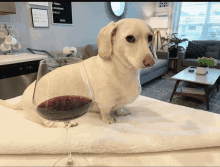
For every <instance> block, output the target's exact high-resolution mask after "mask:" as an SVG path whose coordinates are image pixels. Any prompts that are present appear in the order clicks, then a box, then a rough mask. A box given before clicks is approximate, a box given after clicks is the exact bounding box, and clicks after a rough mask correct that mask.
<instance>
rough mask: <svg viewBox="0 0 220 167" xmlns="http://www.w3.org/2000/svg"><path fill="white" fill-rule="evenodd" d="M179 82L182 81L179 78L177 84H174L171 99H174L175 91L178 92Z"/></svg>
mask: <svg viewBox="0 0 220 167" xmlns="http://www.w3.org/2000/svg"><path fill="white" fill-rule="evenodd" d="M179 83H180V80H177V81H176V84H175V86H174V89H173V93H172V95H171V98H170V101H171V100H172V99H173V95H174V93H175V92H176V89H177V87H178V85H179Z"/></svg>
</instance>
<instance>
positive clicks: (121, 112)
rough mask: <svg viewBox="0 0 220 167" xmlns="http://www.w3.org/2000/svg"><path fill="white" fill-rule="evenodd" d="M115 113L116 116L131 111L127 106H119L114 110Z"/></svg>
mask: <svg viewBox="0 0 220 167" xmlns="http://www.w3.org/2000/svg"><path fill="white" fill-rule="evenodd" d="M115 114H116V115H117V116H123V115H129V114H131V112H130V111H129V110H128V109H127V108H124V107H121V108H119V109H117V110H116V112H115Z"/></svg>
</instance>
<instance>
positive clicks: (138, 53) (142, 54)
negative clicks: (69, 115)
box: [0, 18, 157, 127]
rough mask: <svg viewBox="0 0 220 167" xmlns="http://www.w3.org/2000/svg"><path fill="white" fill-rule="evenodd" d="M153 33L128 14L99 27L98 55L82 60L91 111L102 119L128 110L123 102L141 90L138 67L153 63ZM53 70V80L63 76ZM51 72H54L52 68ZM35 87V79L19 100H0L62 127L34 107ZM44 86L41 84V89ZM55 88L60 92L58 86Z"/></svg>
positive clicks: (108, 120) (114, 117)
mask: <svg viewBox="0 0 220 167" xmlns="http://www.w3.org/2000/svg"><path fill="white" fill-rule="evenodd" d="M154 37H155V35H154V31H153V30H152V28H151V27H150V26H149V25H147V24H146V23H145V22H144V21H143V20H140V19H131V18H129V19H122V20H120V21H118V22H116V23H114V22H110V23H109V24H108V25H107V26H105V27H103V28H102V29H101V30H100V32H99V35H98V38H97V43H98V55H97V56H94V57H91V58H89V59H86V60H84V61H83V62H84V65H85V67H86V70H87V73H88V78H89V81H90V84H91V86H92V89H93V92H94V97H95V103H94V105H93V107H92V109H91V111H95V112H100V114H101V117H102V121H103V122H105V123H108V124H111V123H115V122H116V121H117V116H122V115H127V114H130V111H128V110H127V109H126V108H124V107H123V106H124V105H126V104H129V103H132V102H133V101H134V100H135V99H136V98H137V97H138V96H139V95H140V93H141V85H140V80H139V72H140V69H143V68H149V67H151V66H153V65H154V64H155V60H156V59H157V56H156V52H155V48H154V43H155V38H154ZM150 48H151V51H152V52H153V54H152V53H151V51H150ZM70 66H71V68H72V69H74V68H76V65H74V64H73V65H70ZM60 69H61V68H60ZM55 71H56V72H57V73H56V74H55V76H57V77H54V82H53V83H56V81H57V80H56V79H57V78H58V77H59V78H62V77H63V78H64V77H65V74H64V73H65V72H64V73H62V76H59V74H61V73H59V68H58V69H56V70H55ZM51 73H52V74H53V71H52V72H51ZM49 74H50V73H49ZM63 78H62V79H63ZM99 78H101V79H99ZM62 84H65V82H62ZM77 85H80V83H77V81H76V82H74V83H73V84H72V83H71V88H76V86H77ZM62 86H63V87H65V86H66V85H62ZM34 87H35V82H33V83H32V84H31V85H29V86H28V87H27V89H26V90H25V91H24V93H23V96H22V101H21V102H19V103H18V104H15V105H11V104H9V103H6V102H5V101H4V100H0V104H1V105H2V106H5V107H8V108H11V109H16V110H23V111H24V116H25V118H27V119H29V120H31V121H34V122H37V123H39V124H42V125H44V126H46V127H64V123H63V122H55V121H49V120H46V119H44V118H42V117H41V116H39V115H38V114H37V113H36V112H35V111H34V109H33V105H32V97H33V91H34ZM43 88H44V87H43V86H42V87H41V89H42V91H44V90H43ZM55 91H57V92H55V93H59V91H60V90H59V89H56V90H55ZM42 98H43V96H42ZM122 107H123V109H122ZM112 113H114V114H112Z"/></svg>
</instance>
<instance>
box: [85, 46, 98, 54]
mask: <svg viewBox="0 0 220 167" xmlns="http://www.w3.org/2000/svg"><path fill="white" fill-rule="evenodd" d="M86 53H87V55H88V56H89V57H93V56H97V55H98V46H97V45H87V46H86Z"/></svg>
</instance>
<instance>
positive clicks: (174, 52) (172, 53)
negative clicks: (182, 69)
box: [161, 33, 188, 57]
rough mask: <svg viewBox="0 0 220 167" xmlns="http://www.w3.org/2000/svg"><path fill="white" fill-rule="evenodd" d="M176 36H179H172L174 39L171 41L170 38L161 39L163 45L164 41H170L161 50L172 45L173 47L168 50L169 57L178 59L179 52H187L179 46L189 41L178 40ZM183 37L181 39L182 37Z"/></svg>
mask: <svg viewBox="0 0 220 167" xmlns="http://www.w3.org/2000/svg"><path fill="white" fill-rule="evenodd" d="M175 34H177V33H173V34H171V37H172V35H173V36H174V37H173V38H171V39H169V38H164V37H162V38H161V41H162V43H163V42H164V41H168V44H165V45H162V47H161V49H162V48H163V47H164V46H166V45H169V44H172V45H171V46H170V47H169V48H168V51H169V56H170V57H176V56H177V52H178V51H182V50H185V48H184V47H182V46H179V44H180V43H182V42H186V41H188V39H186V38H184V39H180V38H177V37H176V35H175ZM182 36H186V35H182ZM182 36H181V37H182Z"/></svg>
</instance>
